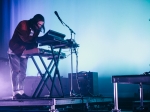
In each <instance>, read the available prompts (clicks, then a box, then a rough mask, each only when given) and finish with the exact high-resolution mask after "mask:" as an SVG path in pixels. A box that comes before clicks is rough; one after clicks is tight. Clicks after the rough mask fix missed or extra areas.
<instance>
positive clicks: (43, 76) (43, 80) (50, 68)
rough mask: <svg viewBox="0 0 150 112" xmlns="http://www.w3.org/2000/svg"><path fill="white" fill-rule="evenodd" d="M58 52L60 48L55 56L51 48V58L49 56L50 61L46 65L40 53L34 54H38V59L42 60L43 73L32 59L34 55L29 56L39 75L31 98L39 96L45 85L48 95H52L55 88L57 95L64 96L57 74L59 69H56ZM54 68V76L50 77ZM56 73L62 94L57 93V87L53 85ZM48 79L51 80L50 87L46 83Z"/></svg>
mask: <svg viewBox="0 0 150 112" xmlns="http://www.w3.org/2000/svg"><path fill="white" fill-rule="evenodd" d="M60 53H61V49H59V52H58V54H57V56H56V54H55V53H54V50H53V49H52V57H53V58H50V60H51V61H50V63H49V65H48V66H46V64H45V62H44V60H43V58H42V54H38V55H36V56H38V57H39V58H40V61H41V62H42V65H43V67H44V69H45V73H44V74H42V72H41V70H40V68H39V66H38V64H37V62H36V60H35V59H34V55H31V56H30V57H31V59H32V61H33V62H34V64H35V66H36V68H37V70H38V72H39V74H40V75H41V80H40V82H39V84H38V86H37V88H36V90H35V92H34V93H33V95H32V98H38V97H40V95H41V93H42V91H43V89H44V87H45V86H46V87H47V89H48V91H49V93H50V95H49V97H53V96H52V93H53V89H55V90H56V92H57V95H59V97H64V93H63V90H62V84H61V80H60V74H59V70H58V63H59V56H60ZM54 68H55V71H54V76H53V77H52V76H51V74H52V72H53V70H54ZM56 74H57V75H58V79H59V84H60V88H61V92H62V95H61V94H60V93H59V91H58V89H57V88H58V87H56V85H55V78H56ZM48 80H50V81H51V87H49V85H48V84H47V81H48Z"/></svg>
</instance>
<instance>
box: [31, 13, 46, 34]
mask: <svg viewBox="0 0 150 112" xmlns="http://www.w3.org/2000/svg"><path fill="white" fill-rule="evenodd" d="M39 21H43V22H45V19H44V17H43V16H42V15H41V14H36V15H35V16H34V17H33V18H31V19H30V20H29V25H30V26H31V28H32V29H33V30H37V26H38V24H37V23H38V22H39ZM38 30H40V31H42V30H43V32H44V33H45V26H44V24H43V25H42V26H41V28H39V29H38Z"/></svg>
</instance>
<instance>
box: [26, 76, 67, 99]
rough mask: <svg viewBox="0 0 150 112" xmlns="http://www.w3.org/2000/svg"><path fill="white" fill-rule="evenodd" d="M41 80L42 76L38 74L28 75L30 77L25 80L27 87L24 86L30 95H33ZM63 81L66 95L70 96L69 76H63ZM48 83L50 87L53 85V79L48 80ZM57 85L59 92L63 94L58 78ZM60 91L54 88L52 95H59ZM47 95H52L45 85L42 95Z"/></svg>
mask: <svg viewBox="0 0 150 112" xmlns="http://www.w3.org/2000/svg"><path fill="white" fill-rule="evenodd" d="M40 80H41V78H40V77H38V76H28V77H26V79H25V82H24V83H25V87H24V89H25V93H26V94H27V95H29V96H32V95H33V93H34V92H35V90H36V88H37V86H38V84H39V82H40ZM61 82H62V87H63V92H64V95H65V96H69V89H68V78H62V77H61ZM47 85H48V86H49V87H51V81H50V80H49V81H47ZM55 86H56V88H57V90H58V93H59V94H60V95H62V91H61V89H60V84H59V81H58V78H56V79H55ZM58 93H57V92H56V90H55V88H53V92H52V96H56V97H59V96H60V95H59V94H58ZM47 95H50V93H49V91H48V89H47V87H46V86H44V89H43V90H42V92H41V95H40V97H45V96H47Z"/></svg>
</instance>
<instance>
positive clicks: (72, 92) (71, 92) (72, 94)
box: [61, 20, 81, 96]
mask: <svg viewBox="0 0 150 112" xmlns="http://www.w3.org/2000/svg"><path fill="white" fill-rule="evenodd" d="M61 22H62V23H63V25H65V26H66V27H67V28H68V29H69V30H70V34H71V41H73V39H72V34H74V35H75V34H76V33H75V32H74V31H73V30H72V29H71V28H70V27H69V26H68V25H66V24H65V23H64V22H63V21H62V20H61ZM73 50H74V51H75V54H76V60H77V62H78V55H77V51H76V48H75V47H74V46H71V88H70V89H71V90H70V96H77V94H76V93H75V91H74V90H73V81H72V75H73ZM77 66H78V65H77ZM77 66H76V67H77ZM77 73H78V67H77V68H76V79H77V85H78V89H79V91H80V87H79V81H78V77H77ZM80 96H81V92H80Z"/></svg>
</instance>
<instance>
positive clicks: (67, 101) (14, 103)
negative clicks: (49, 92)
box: [0, 97, 113, 111]
mask: <svg viewBox="0 0 150 112" xmlns="http://www.w3.org/2000/svg"><path fill="white" fill-rule="evenodd" d="M96 103H97V104H99V105H100V104H101V103H103V104H104V103H105V104H112V103H113V98H112V97H66V98H36V99H19V100H13V99H12V98H11V97H10V98H3V99H1V100H0V110H1V109H5V110H7V107H9V108H8V109H9V111H10V110H11V108H10V107H12V108H13V109H14V108H15V110H17V107H19V108H18V109H20V108H21V107H26V109H27V108H28V110H30V111H31V108H32V107H41V106H45V107H49V110H52V109H53V110H55V109H57V107H58V106H64V105H80V104H84V105H86V106H87V105H90V104H96ZM63 108H64V107H63Z"/></svg>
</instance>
